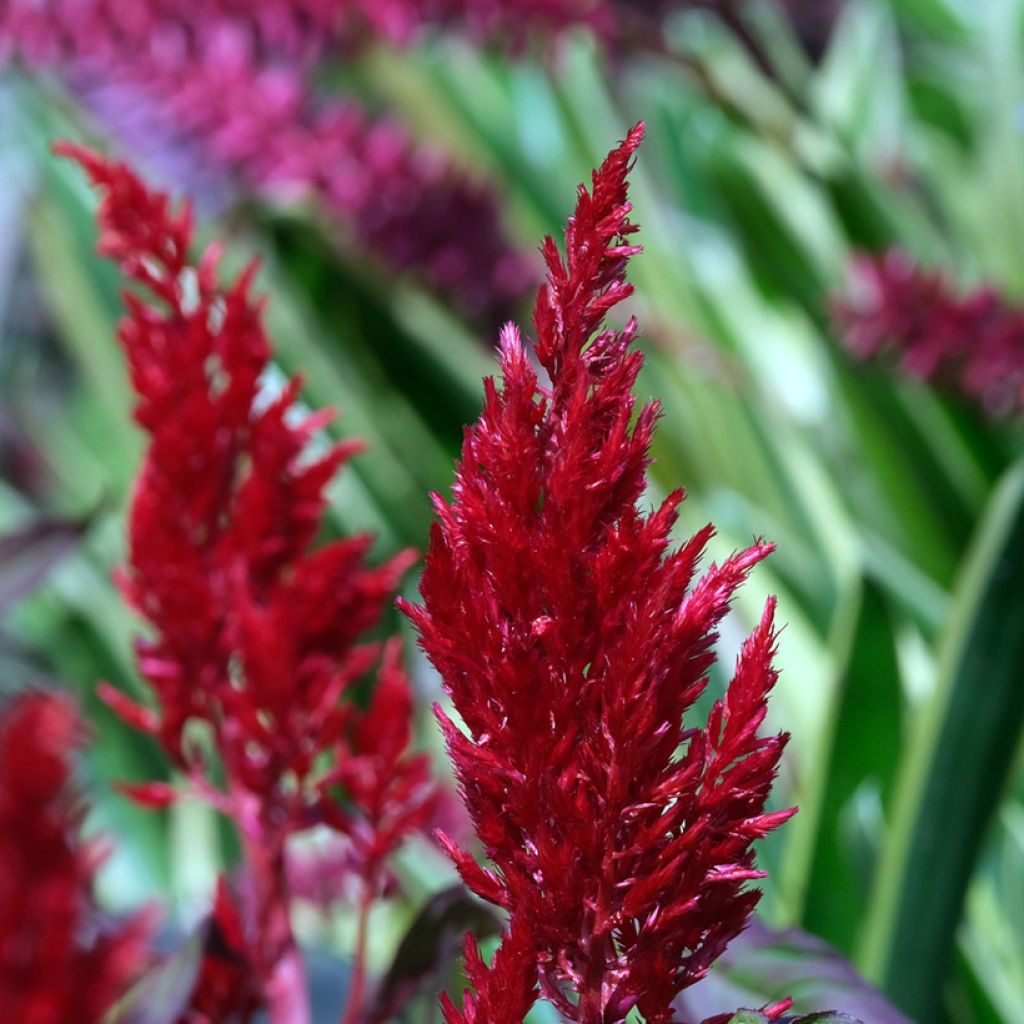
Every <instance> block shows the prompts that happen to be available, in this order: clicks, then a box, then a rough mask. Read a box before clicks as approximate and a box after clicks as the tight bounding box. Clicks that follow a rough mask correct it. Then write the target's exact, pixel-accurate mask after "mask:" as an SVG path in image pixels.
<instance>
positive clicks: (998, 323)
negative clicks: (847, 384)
mask: <svg viewBox="0 0 1024 1024" xmlns="http://www.w3.org/2000/svg"><path fill="white" fill-rule="evenodd" d="M833 315H834V319H835V322H836V325H837V327H838V329H839V331H840V333H841V335H842V338H843V341H844V342H845V344H846V346H847V348H849V350H850V351H851V352H852V353H853V354H854V355H855V356H856V357H857V358H859V359H865V360H867V359H875V358H878V357H881V356H884V355H886V354H892V355H893V356H895V358H896V359H897V360H898V362H899V366H900V368H901V369H902V370H904V371H905V372H906V373H908V374H911V375H913V376H915V377H920V378H922V379H924V380H930V381H935V382H937V383H938V384H941V385H945V386H946V387H952V388H954V389H956V390H958V391H960V392H961V393H962V394H964V395H966V396H967V397H969V398H970V399H972V400H974V401H976V402H979V403H980V404H981V406H982V408H983V409H984V410H985V411H986V412H987V413H988V414H989V415H991V416H996V417H998V416H1008V415H1016V414H1019V413H1020V412H1021V410H1022V409H1024V310H1022V309H1021V308H1020V307H1018V306H1015V305H1012V304H1011V303H1010V302H1008V301H1007V300H1006V299H1004V298H1003V297H1002V296H1001V295H1000V294H999V293H998V292H997V291H996V290H995V289H994V288H992V287H980V288H976V289H974V290H973V291H969V292H964V293H958V292H957V290H956V289H955V287H954V286H953V284H952V283H951V282H950V281H949V280H948V279H947V278H946V277H945V276H944V275H943V274H942V273H940V272H938V271H929V270H925V269H923V268H921V267H919V266H917V265H916V264H915V263H914V262H913V261H912V260H911V259H910V258H909V257H908V256H907V255H906V253H903V252H901V251H900V250H898V249H892V250H889V251H888V252H886V253H883V254H882V255H881V256H868V255H863V254H862V255H860V256H858V257H857V259H856V260H855V261H854V264H853V267H852V273H851V279H850V286H849V288H848V289H847V292H846V293H845V294H844V295H842V296H840V297H837V298H836V299H835V301H834V302H833Z"/></svg>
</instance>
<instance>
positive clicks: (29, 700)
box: [0, 692, 149, 1024]
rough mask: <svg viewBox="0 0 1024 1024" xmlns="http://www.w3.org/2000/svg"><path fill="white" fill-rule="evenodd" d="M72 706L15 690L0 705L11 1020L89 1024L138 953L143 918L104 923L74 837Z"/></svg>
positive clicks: (84, 852)
mask: <svg viewBox="0 0 1024 1024" xmlns="http://www.w3.org/2000/svg"><path fill="white" fill-rule="evenodd" d="M81 743H82V728H81V724H80V722H79V719H78V715H77V712H76V710H75V708H74V706H73V705H72V703H71V702H70V701H69V700H68V699H66V698H64V697H59V696H56V695H54V694H47V693H41V692H39V693H28V694H23V695H21V696H19V697H16V698H14V700H13V701H12V702H11V703H10V704H9V705H8V706H7V707H5V708H4V709H3V710H2V711H0V864H2V865H3V871H2V872H0V1007H2V1008H3V1019H4V1020H9V1021H12V1022H13V1021H17V1022H18V1024H66V1022H68V1021H75V1022H76V1024H98V1022H99V1021H100V1020H101V1018H102V1017H103V1016H104V1015H105V1014H106V1012H107V1011H108V1010H109V1009H110V1008H111V1007H112V1006H113V1004H114V1003H115V1002H116V1001H117V1000H118V999H120V998H121V997H122V996H123V995H124V994H125V991H126V989H127V987H128V985H129V983H130V982H131V981H133V980H134V978H135V977H136V976H137V975H138V973H139V972H140V971H141V969H142V967H143V966H144V964H145V961H146V958H147V951H148V946H147V933H148V930H149V924H148V915H146V914H143V915H140V916H138V917H136V918H134V919H133V920H131V921H129V922H127V923H126V924H123V925H120V926H119V927H118V928H117V929H116V930H112V929H110V928H104V927H103V926H102V925H101V923H100V920H99V915H98V913H97V911H96V908H95V906H94V905H93V903H92V897H91V892H90V890H91V887H92V881H93V875H94V874H95V871H96V868H97V866H98V860H99V855H98V850H97V848H96V847H95V846H92V845H90V844H88V843H84V842H82V841H81V839H80V838H79V836H78V831H79V827H80V825H81V818H82V806H81V803H80V801H79V800H78V797H77V795H76V793H75V790H74V786H73V784H72V772H73V758H74V756H75V754H76V753H77V751H78V749H79V748H80V746H81Z"/></svg>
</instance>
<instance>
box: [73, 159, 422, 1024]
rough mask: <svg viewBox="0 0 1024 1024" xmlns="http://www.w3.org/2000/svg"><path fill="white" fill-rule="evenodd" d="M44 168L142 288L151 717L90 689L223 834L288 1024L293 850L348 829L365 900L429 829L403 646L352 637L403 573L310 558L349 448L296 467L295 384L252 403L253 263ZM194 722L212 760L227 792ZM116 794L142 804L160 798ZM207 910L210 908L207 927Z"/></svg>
mask: <svg viewBox="0 0 1024 1024" xmlns="http://www.w3.org/2000/svg"><path fill="white" fill-rule="evenodd" d="M59 151H60V152H63V153H64V154H66V155H70V156H72V157H74V158H75V159H77V160H78V161H79V162H80V163H81V164H82V166H83V167H84V168H85V169H86V171H87V172H88V174H89V176H90V177H91V179H92V181H93V182H94V184H96V185H97V186H98V187H99V188H100V189H101V190H102V192H103V199H102V203H101V206H100V211H99V222H100V227H101V233H100V242H99V248H100V251H101V253H103V254H104V255H106V256H108V257H110V258H111V259H113V260H115V261H117V262H118V263H119V264H120V267H121V269H122V271H123V273H124V274H125V275H126V277H127V278H128V279H129V280H130V281H131V282H132V284H133V285H135V286H136V289H137V290H136V291H134V292H131V293H127V294H126V295H125V303H126V306H127V310H128V316H127V317H126V319H125V320H124V321H123V322H122V324H121V327H120V340H121V343H122V345H123V347H124V350H125V352H126V354H127V357H128V363H129V368H130V372H131V380H132V385H133V387H134V389H135V392H136V394H137V397H138V404H137V408H136V413H135V415H136V419H137V421H138V422H139V424H140V425H141V426H142V427H143V429H144V430H145V431H146V432H147V433H148V434H149V435H150V443H149V448H148V451H147V454H146V458H145V462H144V464H143V467H142V470H141V472H140V474H139V477H138V480H137V482H136V487H135V494H134V498H133V502H132V507H131V514H130V522H129V548H130V550H129V559H128V565H127V567H126V570H125V571H124V572H123V574H122V576H121V579H120V581H119V582H120V585H121V588H122V590H123V593H124V595H125V598H126V600H127V601H128V602H129V604H130V605H131V606H132V607H133V608H134V609H135V610H136V611H137V612H138V613H139V614H140V615H141V616H142V617H143V618H145V619H146V620H147V621H148V623H149V625H150V626H151V627H152V628H151V634H150V636H149V637H148V638H146V639H140V640H139V641H138V643H137V651H138V666H139V670H140V672H141V674H142V675H143V677H144V678H145V679H146V681H147V682H148V683H149V685H150V686H151V688H152V691H153V693H154V695H155V697H156V701H157V705H158V707H157V708H156V709H152V708H149V707H143V706H140V705H137V704H135V703H133V702H132V701H130V700H129V699H128V698H127V697H125V696H124V694H122V693H121V692H120V691H118V690H115V689H114V688H113V687H110V686H105V687H103V688H102V691H101V693H102V696H103V697H104V698H105V699H106V700H107V702H108V703H109V704H110V705H111V707H112V708H113V709H114V710H115V711H116V712H118V713H119V714H120V715H121V717H122V718H123V719H124V720H125V721H127V722H128V723H129V724H130V725H132V726H134V727H136V728H138V729H141V730H142V731H144V732H146V733H149V734H150V735H152V736H153V737H155V738H156V739H157V740H158V741H159V743H160V744H161V745H162V747H163V748H164V750H165V751H166V753H167V754H168V756H169V757H170V759H171V761H172V763H173V764H174V765H175V767H176V768H177V769H179V770H180V771H181V772H182V773H183V774H184V775H185V777H186V778H187V780H188V782H189V784H190V786H191V787H192V789H193V790H194V791H195V792H196V793H197V794H198V795H200V796H202V797H204V798H205V799H207V800H209V801H210V802H211V803H212V804H213V805H214V806H216V807H218V808H219V809H221V810H222V811H223V812H224V813H225V814H227V815H229V816H230V817H231V818H232V819H233V820H234V821H235V822H236V823H237V825H238V827H239V831H240V835H241V838H242V844H243V848H244V850H245V855H246V868H247V872H248V876H249V877H248V878H247V880H246V885H245V886H243V893H244V892H248V893H249V897H248V898H247V899H246V900H245V901H244V902H245V907H244V910H245V912H244V913H243V915H242V929H241V931H242V933H243V934H244V936H245V937H246V938H247V939H248V941H249V942H250V943H251V944H252V948H250V949H248V950H246V951H245V955H246V956H247V957H248V958H249V959H251V961H252V963H253V969H254V971H255V973H256V975H257V976H258V977H259V978H262V979H263V980H264V982H265V992H264V994H265V996H266V998H267V1000H268V1002H269V1004H270V1009H271V1019H272V1020H273V1021H274V1022H275V1024H277V1022H282V1021H287V1022H288V1024H300V1022H302V1021H304V1020H306V1019H308V1010H307V1009H306V1008H305V1006H304V1001H305V988H304V983H303V982H302V978H301V968H300V967H299V966H298V960H297V956H296V954H295V952H294V948H293V939H292V935H291V929H290V924H289V920H288V892H287V884H286V874H285V864H284V853H285V842H286V840H287V838H288V836H289V835H290V834H292V833H294V832H297V831H300V830H302V829H306V828H309V827H311V826H313V825H316V824H326V825H329V826H331V827H333V828H334V829H336V830H338V831H339V832H341V833H343V834H345V835H346V836H347V837H348V839H349V841H350V842H351V843H352V845H353V847H354V848H355V850H356V851H357V853H358V855H359V858H360V862H361V864H362V866H363V878H364V882H365V885H366V889H367V892H368V893H370V894H371V895H372V894H373V893H374V892H375V890H376V889H377V888H378V887H379V885H380V884H381V882H382V873H383V870H384V859H385V858H386V857H387V855H388V854H390V853H391V852H392V851H393V850H394V849H395V848H396V846H397V845H398V844H399V843H400V842H401V841H402V840H403V839H404V838H405V836H406V835H407V834H408V833H409V832H410V831H411V830H413V829H417V828H420V827H422V825H423V824H424V822H425V821H426V819H427V817H428V816H429V814H430V812H431V801H432V787H431V783H430V778H429V769H428V764H427V761H426V758H425V756H423V755H419V756H412V755H410V754H409V752H408V744H409V739H410V728H409V717H410V710H411V696H410V693H409V683H408V680H407V679H406V677H405V675H404V673H403V671H402V669H401V666H400V663H399V651H398V648H397V647H396V646H395V642H394V641H391V642H389V643H388V644H385V645H384V646H383V648H382V646H381V645H380V644H377V643H368V642H364V641H363V640H362V639H361V638H362V634H364V633H365V631H366V630H368V629H369V628H371V627H373V626H374V625H375V624H376V623H377V621H378V619H379V617H380V615H381V612H382V611H383V609H384V607H385V606H386V605H387V604H389V603H390V601H391V599H392V593H393V591H394V588H395V586H396V584H397V582H398V579H399V576H400V575H401V573H402V572H403V571H404V570H405V569H406V568H407V567H408V566H409V565H410V563H411V561H412V558H413V556H412V555H411V553H408V552H407V553H405V554H402V555H400V556H398V557H396V558H394V559H392V560H391V561H390V562H388V563H387V564H385V565H383V566H381V567H380V568H376V569H370V568H367V567H366V566H365V565H364V561H363V560H364V556H365V554H366V551H367V548H368V547H369V545H370V538H369V537H367V536H357V537H352V538H346V539H342V540H336V541H333V542H330V543H326V544H323V545H321V546H319V547H316V546H314V543H313V542H314V537H315V534H316V532H317V530H318V528H319V526H320V520H321V516H322V513H323V510H324V507H325V503H326V497H325V487H326V486H327V484H328V482H329V481H330V480H331V478H332V477H333V475H334V474H335V472H336V471H337V470H338V469H339V467H340V466H341V465H342V464H343V463H344V462H345V461H346V460H347V459H348V458H349V457H350V456H351V455H352V454H353V453H354V452H355V451H357V450H358V449H359V448H360V445H359V443H352V442H348V443H342V444H337V445H335V446H333V447H331V448H330V449H329V450H328V451H326V452H325V453H324V454H321V455H319V456H318V457H313V456H311V455H310V453H309V452H308V450H307V449H308V446H309V442H310V440H311V438H312V436H313V434H314V432H315V431H316V430H318V429H319V428H320V427H322V426H323V425H324V424H325V423H326V422H327V420H328V419H329V418H330V414H329V413H328V414H326V415H325V414H324V413H315V414H313V415H308V416H305V417H301V416H299V415H298V410H297V409H296V408H295V402H296V398H297V395H298V392H299V386H300V382H299V381H298V380H293V381H291V382H290V383H289V384H288V385H287V386H286V387H285V388H284V389H283V391H282V392H281V393H280V394H279V395H277V396H276V397H267V396H266V395H264V394H263V392H262V390H261V387H262V381H261V378H262V375H263V373H264V370H265V369H266V368H267V364H268V360H269V357H270V346H269V342H268V340H267V337H266V335H265V333H264V330H263V325H262V303H261V302H259V301H256V300H254V299H253V297H252V295H251V293H250V288H251V282H252V279H253V276H254V273H255V264H251V265H250V266H249V267H248V268H247V269H246V270H245V271H244V272H243V273H242V274H241V276H240V277H239V278H238V279H237V280H236V281H235V282H234V283H233V284H231V285H230V286H228V287H223V286H221V285H220V284H219V283H218V277H217V264H218V255H219V250H218V248H217V247H216V246H212V247H210V248H209V249H207V250H206V252H205V253H204V254H203V256H202V258H201V259H200V260H199V261H198V262H193V261H191V260H190V258H189V246H190V243H191V236H192V227H191V221H190V217H189V211H188V209H187V208H185V209H184V210H181V211H179V212H174V211H172V209H171V207H170V204H169V202H168V200H167V197H166V196H165V195H163V194H162V193H159V192H151V191H150V190H149V189H148V188H147V187H146V186H145V185H144V184H143V182H142V181H140V179H139V178H138V177H136V175H135V174H134V173H133V172H132V171H131V170H130V169H129V168H128V167H127V166H126V165H124V164H121V163H116V162H108V161H106V160H104V159H102V158H101V157H99V156H97V155H96V154H94V153H91V152H90V151H88V150H85V149H82V148H80V147H77V146H72V145H67V144H65V145H62V146H61V147H59ZM373 671H376V672H377V676H378V683H377V686H376V689H375V690H374V695H373V699H372V701H371V703H370V705H369V707H368V708H366V709H365V710H361V709H360V708H359V707H358V705H357V704H356V703H355V702H354V701H353V700H352V699H351V693H350V688H351V687H352V686H353V685H354V684H355V683H356V682H358V681H359V680H360V679H362V678H364V677H365V676H366V675H367V674H368V673H370V672H373ZM197 723H202V724H203V726H204V727H205V731H206V733H207V734H208V735H209V736H210V737H211V739H212V746H213V749H214V750H215V751H216V753H217V755H218V756H219V759H220V761H221V762H222V764H223V769H224V775H225V777H226V784H225V785H224V786H222V787H218V786H216V785H215V783H214V781H213V780H214V777H215V776H214V774H213V771H212V766H211V765H210V764H208V763H207V760H208V759H207V750H208V747H206V746H204V745H203V744H201V743H199V742H197V741H196V733H195V728H194V726H195V725H196V724H197ZM125 788H126V790H127V791H128V792H129V795H133V796H134V797H136V798H137V799H138V800H140V801H141V802H143V803H147V804H151V805H162V804H164V803H166V802H168V801H169V800H172V799H174V798H175V795H176V792H177V791H176V790H175V789H173V788H172V787H170V786H168V785H167V784H165V783H148V784H143V785H140V786H128V787H125ZM338 790H340V791H341V792H342V793H343V794H344V803H342V802H340V801H339V800H338V799H337V798H336V791H338ZM368 898H369V897H368ZM224 905H225V894H224V893H222V894H221V897H220V898H219V901H218V917H219V918H220V919H221V920H222V921H223V920H225V919H226V918H227V916H228V915H227V914H226V912H225V909H224ZM236 931H237V929H236ZM246 999H247V1001H249V1000H250V996H248V995H247V996H246Z"/></svg>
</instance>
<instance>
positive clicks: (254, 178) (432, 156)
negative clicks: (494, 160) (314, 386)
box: [0, 0, 531, 319]
mask: <svg viewBox="0 0 1024 1024" xmlns="http://www.w3.org/2000/svg"><path fill="white" fill-rule="evenodd" d="M370 11H376V14H375V17H378V18H379V16H380V15H381V14H382V12H383V8H381V6H380V5H378V4H374V3H365V4H362V3H356V4H344V5H341V4H337V3H320V4H317V3H313V4H306V3H298V2H289V0H271V2H269V3H266V2H261V3H256V4H240V3H237V2H234V0H218V2H212V3H196V2H186V3H181V4H178V3H173V2H168V0H140V2H137V3H134V4H131V5H125V4H123V3H119V2H115V0H82V2H76V3H72V4H68V3H65V2H63V0H44V2H42V3H37V2H35V0H11V2H10V3H9V4H5V5H0V69H2V67H3V63H4V58H5V56H6V57H7V58H8V59H9V58H11V57H16V58H19V59H20V60H21V61H22V62H23V63H24V64H25V65H26V66H27V67H29V68H30V69H32V70H33V71H36V72H49V73H51V74H55V75H56V76H58V77H59V79H60V80H61V81H62V82H63V83H64V84H65V85H66V86H67V87H68V88H69V90H70V91H71V92H72V93H73V94H74V95H75V96H76V97H78V98H79V99H80V100H81V102H82V103H83V105H84V106H85V107H86V108H87V109H89V110H90V111H92V113H93V114H94V115H95V117H96V118H97V119H98V120H99V121H100V123H101V124H103V125H104V126H105V128H106V129H107V130H108V131H111V132H112V133H113V134H114V135H115V136H117V137H118V138H119V140H120V141H121V143H122V145H127V146H129V147H130V148H132V149H133V150H134V151H135V153H136V155H137V156H141V157H144V158H145V159H147V160H148V162H149V163H150V164H152V165H154V166H155V167H158V168H161V169H162V171H163V172H164V174H165V175H167V176H168V177H170V178H171V179H172V180H173V181H174V183H175V186H176V187H181V185H182V183H183V179H186V180H188V181H189V182H190V183H191V185H192V189H193V191H195V192H198V193H200V194H201V195H209V194H210V193H214V194H215V195H216V196H217V199H218V201H222V200H223V198H224V197H225V196H226V195H228V194H231V193H236V192H238V191H242V192H244V193H247V194H256V195H259V196H264V197H270V198H274V199H280V198H283V199H286V200H292V199H295V198H301V199H308V200H312V201H314V202H316V203H317V204H318V205H319V206H320V207H321V208H322V209H324V210H325V211H326V212H327V213H328V214H329V215H330V216H331V218H332V220H333V222H334V223H335V224H336V225H337V226H338V227H339V228H340V230H341V233H342V234H344V235H345V236H347V237H350V238H351V239H353V240H354V241H355V243H356V244H358V247H359V251H360V253H362V254H367V253H368V254H370V255H372V256H374V257H376V258H377V259H378V260H379V261H380V262H381V263H382V264H383V265H384V266H385V267H387V268H389V269H391V270H399V271H408V272H412V273H415V274H417V275H419V276H420V278H422V279H423V280H424V281H425V282H426V283H427V284H428V285H429V286H430V287H432V288H435V289H437V290H438V291H440V292H442V293H444V294H446V295H447V296H449V297H450V298H451V299H452V300H453V301H454V302H455V303H456V304H457V305H458V306H459V307H460V308H461V309H462V310H463V311H465V312H468V313H469V314H471V315H474V316H479V317H482V318H485V319H495V318H498V317H500V316H503V315H506V314H507V313H508V311H509V309H510V308H511V307H512V306H513V305H514V304H515V303H516V302H517V301H518V300H519V299H520V298H521V297H522V295H523V294H525V291H526V289H527V288H528V286H529V282H530V280H531V272H530V267H529V265H528V263H527V262H526V261H525V260H524V259H523V257H522V255H521V254H520V253H519V252H518V251H517V250H516V248H515V247H514V246H513V245H512V244H511V243H510V242H509V240H508V239H507V237H506V236H505V233H504V230H503V228H502V225H501V223H500V218H499V215H498V208H497V205H496V203H495V201H494V198H493V196H492V195H491V194H490V192H489V191H488V190H487V189H486V188H485V187H483V186H482V185H480V184H478V183H476V182H473V181H471V180H470V179H469V178H467V176H466V175H465V174H462V173H460V172H459V171H458V170H457V169H456V168H455V167H454V166H453V165H452V162H451V160H450V159H448V157H447V156H446V155H445V154H444V153H443V152H441V151H439V150H438V149H437V147H436V146H430V145H424V144H421V143H418V142H416V141H415V140H414V138H413V136H412V134H411V133H410V131H409V130H408V128H407V127H406V126H405V125H403V124H402V123H401V122H400V121H399V120H397V119H396V118H394V117H381V116H379V115H376V114H373V113H371V112H370V111H369V110H367V109H365V107H364V106H363V104H361V103H360V102H359V101H357V100H356V99H355V98H354V97H352V96H350V95H341V96H339V95H333V94H328V93H326V92H325V91H324V89H323V88H322V87H321V86H319V85H318V84H317V77H318V73H319V72H320V70H321V65H322V61H323V60H324V59H325V58H326V57H327V56H328V55H330V54H331V53H332V52H333V51H335V50H337V49H338V48H339V47H342V46H343V43H344V40H345V38H347V37H348V35H350V34H355V35H359V34H360V32H361V31H362V28H361V27H365V26H366V25H368V24H370V22H371V21H372V19H369V18H368V17H364V15H366V14H368V12H370ZM399 20H401V19H399ZM384 21H385V22H387V23H388V24H391V23H392V22H394V21H395V20H394V19H387V18H385V19H384ZM394 28H395V31H398V24H397V22H395V23H394ZM336 233H337V232H336Z"/></svg>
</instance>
